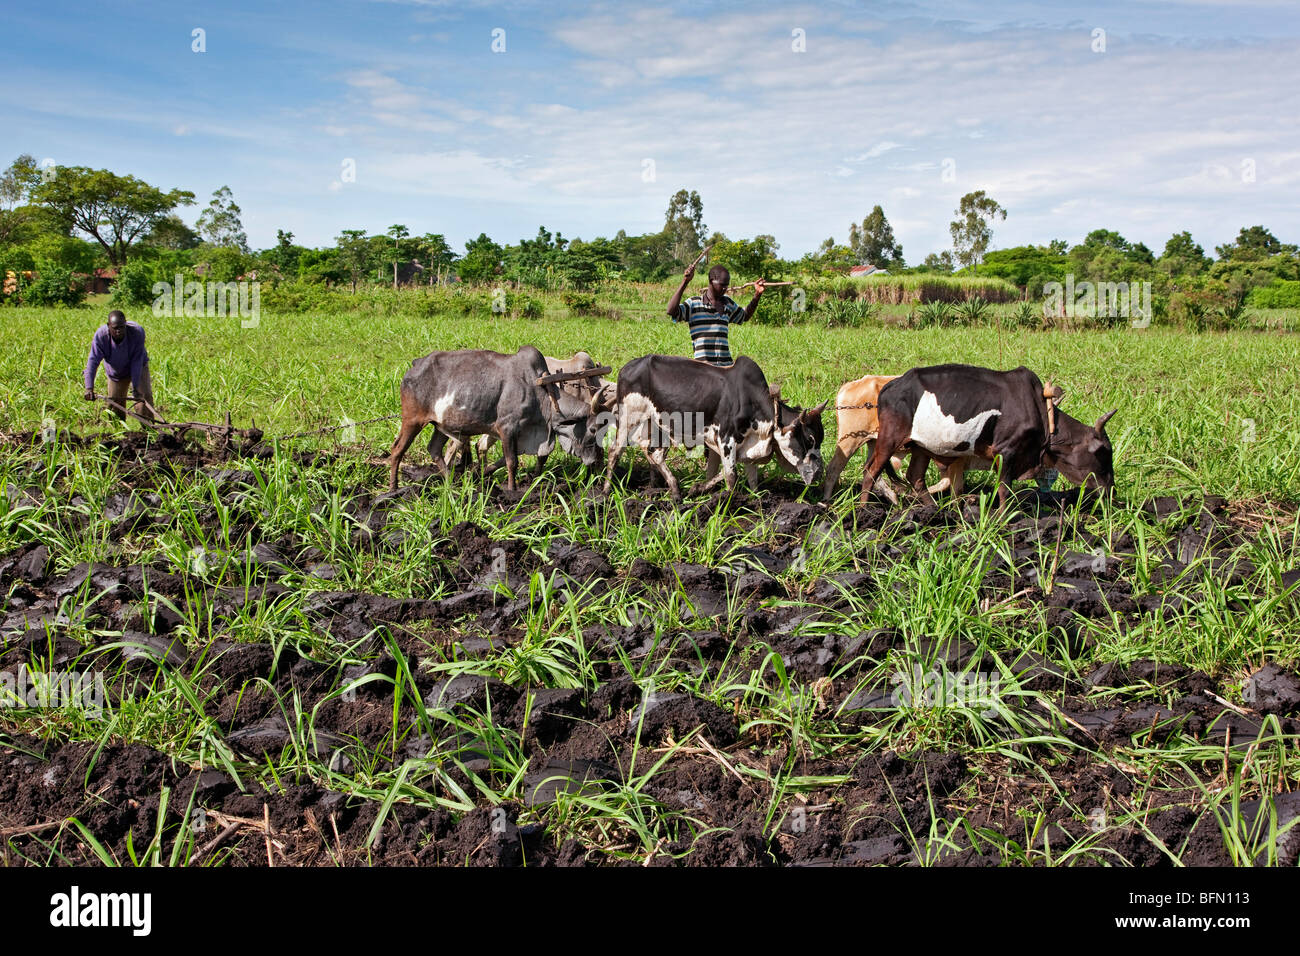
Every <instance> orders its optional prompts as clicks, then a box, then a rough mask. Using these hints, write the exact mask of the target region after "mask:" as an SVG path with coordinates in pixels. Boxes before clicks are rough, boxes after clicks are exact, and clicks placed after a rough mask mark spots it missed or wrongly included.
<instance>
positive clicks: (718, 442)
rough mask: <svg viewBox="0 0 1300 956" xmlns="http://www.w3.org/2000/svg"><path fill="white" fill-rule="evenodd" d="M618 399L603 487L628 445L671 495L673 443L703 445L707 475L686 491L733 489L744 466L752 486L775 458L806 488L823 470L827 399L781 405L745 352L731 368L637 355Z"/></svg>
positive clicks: (625, 371) (676, 492) (675, 492)
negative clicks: (812, 404) (823, 418)
mask: <svg viewBox="0 0 1300 956" xmlns="http://www.w3.org/2000/svg"><path fill="white" fill-rule="evenodd" d="M617 399H618V402H617V407H618V439H617V441H616V442H615V443H614V447H613V448H612V449H611V450H610V455H609V464H608V466H607V470H606V473H605V489H606V491H608V490H609V488H610V486H611V483H612V481H613V476H614V465H615V464H616V463H617V461H618V458H619V456H620V455H621V454H622V452H623V449H624V448H625V447H627V445H628V444H629V443H634V444H636V445H639V446H640V448H641V450H642V451H643V452H645V456H646V458H648V459H649V460H650V463H651V464H652V465H653V466H654V467H655V469H656V470H657V471H658V472H659V474H661V475H662V476H663V478H664V481H665V482H666V483H667V485H668V490H669V492H670V494H672V496H673V498H675V499H680V497H681V491H680V489H679V488H678V485H677V479H676V478H674V477H673V473H672V472H671V471H670V470H669V469H668V466H667V464H666V463H665V457H666V455H667V451H668V448H669V447H671V446H672V445H687V446H699V445H702V446H704V447H705V448H706V449H708V452H709V459H710V467H709V474H708V478H707V480H706V481H704V482H703V483H701V484H700V485H697V486H696V487H694V488H692V489H691V494H702V493H704V492H707V491H710V490H711V489H713V488H714V487H716V486H717V484H718V483H719V482H721V481H725V482H726V484H727V490H728V491H731V490H733V489H734V488H735V486H736V468H737V465H744V466H745V468H746V471H747V473H748V477H749V479H750V483H751V484H753V483H755V482H756V481H757V470H758V465H760V464H762V463H763V462H766V461H767V460H768V459H770V458H772V457H773V456H776V457H777V460H778V461H779V462H781V463H782V464H783V465H785V466H786V467H788V468H790V469H791V470H793V471H794V472H796V473H797V474H798V475H799V477H800V478H801V479H803V482H804V484H805V485H811V484H813V483H814V482H815V481H817V479H818V477H819V476H820V474H821V470H822V457H821V443H822V438H823V435H824V433H823V429H822V421H821V415H822V411H823V410H824V409H825V407H826V403H825V402H823V403H822V404H821V405H819V406H817V407H816V408H811V409H807V410H804V409H799V408H794V407H792V406H790V405H787V404H785V403H784V402H782V401H781V394H780V389H779V388H776V387H772V388H769V387H768V384H767V379H766V377H765V376H764V375H763V370H762V369H760V368H759V367H758V365H757V364H756V363H755V362H754V360H753V359H750V358H747V357H745V356H741V357H740V358H738V359H736V362H735V364H734V365H731V366H716V365H710V364H708V363H707V362H697V361H695V360H694V359H688V358H682V357H681V356H677V355H646V356H643V357H641V358H639V359H634V360H633V361H631V362H629V363H628V364H627V365H625V366H623V368H622V369H621V370H620V371H619V375H618V395H617ZM719 468H720V471H719V470H718V469H719Z"/></svg>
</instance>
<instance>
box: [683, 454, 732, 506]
mask: <svg viewBox="0 0 1300 956" xmlns="http://www.w3.org/2000/svg"><path fill="white" fill-rule="evenodd" d="M718 464H719V465H721V470H720V471H719V472H718V473H717V474H715V475H713V476H712V477H710V478H708V479H707V480H705V481H701V482H700V483H699V484H697V485H695V486H693V487H692V488H691V490H690V492H689V494H692V495H703V494H708V493H709V492H710V491H712V490H713V489H714V488H716V487H718V485H719V484H721V483H722V482H723V481H726V483H727V490H728V491H730V490H732V489H733V488H735V487H736V443H735V442H729V443H728V444H726V445H724V450H723V454H721V455H720V456H718Z"/></svg>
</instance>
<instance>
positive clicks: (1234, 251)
mask: <svg viewBox="0 0 1300 956" xmlns="http://www.w3.org/2000/svg"><path fill="white" fill-rule="evenodd" d="M1214 251H1215V252H1216V253H1218V255H1219V258H1220V259H1235V260H1237V261H1239V262H1250V261H1252V260H1255V259H1267V258H1268V257H1269V256H1275V255H1277V254H1279V253H1283V252H1285V253H1289V254H1291V255H1294V254H1295V251H1296V247H1295V246H1291V245H1286V244H1284V243H1282V242H1280V241H1279V240H1278V238H1277V236H1275V235H1273V233H1271V232H1269V231H1268V230H1267V229H1265V228H1264V227H1263V226H1250V227H1249V228H1247V227H1245V226H1243V227H1242V229H1241V231H1240V232H1239V233H1237V241H1236V242H1227V243H1224V244H1223V245H1221V246H1216V247H1215V249H1214Z"/></svg>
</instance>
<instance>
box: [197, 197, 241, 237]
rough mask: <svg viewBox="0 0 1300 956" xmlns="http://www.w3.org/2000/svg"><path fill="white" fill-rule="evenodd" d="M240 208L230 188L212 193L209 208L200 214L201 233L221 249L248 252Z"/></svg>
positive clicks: (199, 225)
mask: <svg viewBox="0 0 1300 956" xmlns="http://www.w3.org/2000/svg"><path fill="white" fill-rule="evenodd" d="M239 213H240V209H239V206H237V205H236V204H235V200H234V197H233V196H232V195H231V193H230V187H229V186H222V187H221V188H220V189H217V190H214V191H213V193H212V201H211V202H209V203H208V208H206V209H204V210H203V212H201V213H199V221H198V223H197V225H198V227H199V232H200V233H201V234H202V235H203V238H204V239H206V240H207V241H208V242H209V243H211V244H212V245H214V246H217V247H219V248H228V249H236V250H238V251H240V252H244V253H246V252H248V236H247V235H246V234H245V233H244V226H243V224H242V223H241V222H240V221H239Z"/></svg>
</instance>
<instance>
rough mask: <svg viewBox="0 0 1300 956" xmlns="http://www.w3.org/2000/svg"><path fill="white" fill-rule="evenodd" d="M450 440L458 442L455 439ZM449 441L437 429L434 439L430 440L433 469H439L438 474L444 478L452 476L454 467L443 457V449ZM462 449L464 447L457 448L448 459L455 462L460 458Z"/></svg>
mask: <svg viewBox="0 0 1300 956" xmlns="http://www.w3.org/2000/svg"><path fill="white" fill-rule="evenodd" d="M450 440H451V441H456V439H454V438H453V439H450ZM447 441H448V437H447V436H446V435H444V434H443V433H442V432H440V431H439V430H438V429H436V428H435V429H434V430H433V437H432V438H430V439H429V457H430V458H432V459H433V467H434V468H436V469H437V471H438V474H439V475H441V476H442V477H443V478H446V477H448V476H450V475H451V473H452V466H451V465H449V464H448V463H447V461H446V460H444V459H443V457H442V449H443V446H444V445H446V444H447ZM462 448H463V446H459V447H457V448H456V449H455V450H454V451H452V452H451V453H450V454H449V455H448V458H449V459H451V461H453V462H454V461H455V460H456V459H457V458H459V457H460V452H461V449H462Z"/></svg>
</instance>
